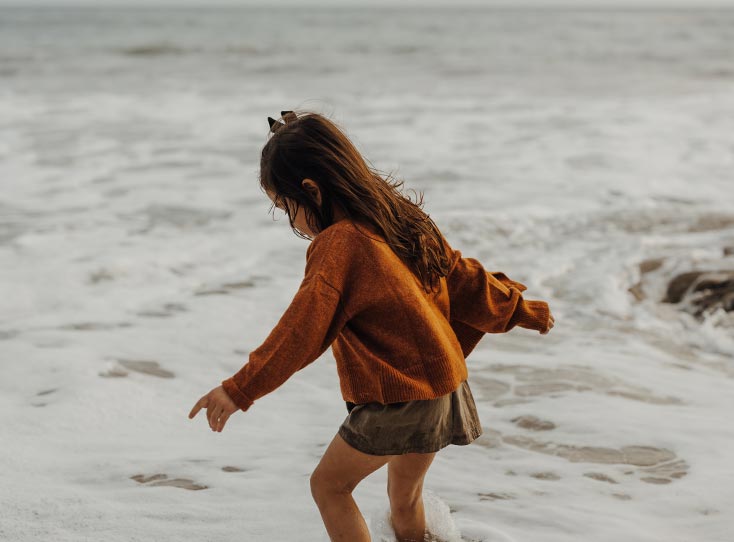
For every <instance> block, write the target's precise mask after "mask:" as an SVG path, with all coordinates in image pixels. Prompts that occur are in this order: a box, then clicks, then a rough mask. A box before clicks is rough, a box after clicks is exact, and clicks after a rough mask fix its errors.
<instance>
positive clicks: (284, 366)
mask: <svg viewBox="0 0 734 542" xmlns="http://www.w3.org/2000/svg"><path fill="white" fill-rule="evenodd" d="M347 320H348V317H347V315H346V312H345V311H344V307H343V306H342V304H341V295H340V292H339V290H337V289H336V288H334V287H333V286H331V285H330V284H329V283H328V282H327V281H326V279H324V277H323V276H322V275H321V274H318V273H308V274H307V275H306V276H305V277H304V279H303V281H302V282H301V285H300V287H299V288H298V291H297V292H296V294H295V296H294V298H293V300H292V301H291V303H290V305H289V306H288V308H287V309H286V310H285V312H284V313H283V315H282V316H281V318H280V320H279V321H278V323H277V324H276V326H275V327H274V328H273V330H272V331H271V332H270V334H269V335H268V337H267V338H266V339H265V342H263V343H262V344H261V345H260V346H259V347H258V348H256V349H255V350H253V351H251V352H250V356H249V361H248V362H247V363H246V364H245V365H244V367H242V369H240V370H239V371H238V372H237V373H236V374H235V375H233V376H232V377H230V378H227V379H226V380H223V381H222V387H223V388H224V390H225V391H226V392H227V395H229V396H230V397H231V398H232V401H234V402H235V403H236V404H237V405H238V406H239V407H240V409H241V410H247V409H248V408H250V406H252V404H253V402H254V401H256V400H257V399H259V398H260V397H262V396H264V395H266V394H268V393H270V392H271V391H273V390H275V389H276V388H277V387H279V386H280V385H281V384H283V383H284V382H285V381H286V380H288V378H289V377H290V376H291V375H293V374H294V373H295V372H296V371H300V370H301V369H303V368H304V367H306V366H307V365H309V364H310V363H312V362H313V361H314V360H316V359H317V358H318V357H319V356H320V355H321V354H323V353H324V351H325V350H326V349H327V348H328V347H329V346H330V345H331V343H332V342H333V341H334V339H336V337H337V335H338V334H339V332H340V331H341V330H342V328H343V327H344V325H345V324H346V322H347Z"/></svg>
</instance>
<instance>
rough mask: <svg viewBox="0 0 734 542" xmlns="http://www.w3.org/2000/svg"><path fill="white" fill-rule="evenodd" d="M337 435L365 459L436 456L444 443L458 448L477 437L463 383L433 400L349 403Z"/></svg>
mask: <svg viewBox="0 0 734 542" xmlns="http://www.w3.org/2000/svg"><path fill="white" fill-rule="evenodd" d="M346 403H347V412H348V414H347V417H346V419H345V420H344V422H343V423H342V424H341V426H340V427H339V435H340V436H341V437H342V438H343V439H344V440H345V441H346V442H347V443H348V444H349V445H351V446H352V447H354V448H356V449H357V450H359V451H361V452H363V453H366V454H371V455H396V454H407V453H430V452H437V451H438V450H440V449H441V448H444V447H446V446H448V445H449V444H457V445H459V446H464V445H466V444H469V443H471V442H472V441H473V440H474V439H476V438H477V437H479V436H480V435H481V434H482V425H481V422H480V421H479V415H478V413H477V407H476V404H475V403H474V397H473V396H472V393H471V389H470V388H469V383H468V382H467V381H466V380H464V381H463V382H462V383H461V384H459V386H458V387H457V388H456V389H455V390H454V391H452V392H449V393H447V394H445V395H442V396H441V397H437V398H435V399H418V400H415V401H402V402H399V403H388V404H382V403H377V402H370V403H352V402H350V401H347V402H346Z"/></svg>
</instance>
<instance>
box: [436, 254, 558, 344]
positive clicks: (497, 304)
mask: <svg viewBox="0 0 734 542" xmlns="http://www.w3.org/2000/svg"><path fill="white" fill-rule="evenodd" d="M452 253H453V256H452V262H453V264H452V267H451V270H450V271H449V274H448V275H447V277H446V284H447V287H448V291H449V299H450V303H451V305H450V306H451V309H450V313H451V319H452V320H455V321H457V322H460V324H458V325H454V329H455V330H457V331H458V333H457V336H458V338H459V340H460V342H461V341H462V337H463V338H464V339H465V340H464V342H462V347H463V348H464V350H465V355H466V354H467V352H466V350H467V349H468V350H469V351H471V350H472V349H473V348H474V346H476V343H477V342H479V339H480V338H481V335H482V334H483V333H505V332H507V331H509V330H511V329H512V328H513V327H515V326H520V327H524V328H527V329H534V330H538V331H545V330H546V329H548V326H549V320H550V309H549V307H548V303H547V302H545V301H541V300H528V299H524V298H523V296H522V293H521V292H522V291H524V290H526V289H527V286H525V285H524V284H522V283H520V282H517V281H514V280H512V279H510V278H509V277H508V276H507V275H505V274H504V273H502V272H500V271H487V270H486V269H485V268H484V267H483V266H482V264H481V263H480V262H479V261H478V260H476V259H474V258H464V257H462V255H461V251H459V250H452Z"/></svg>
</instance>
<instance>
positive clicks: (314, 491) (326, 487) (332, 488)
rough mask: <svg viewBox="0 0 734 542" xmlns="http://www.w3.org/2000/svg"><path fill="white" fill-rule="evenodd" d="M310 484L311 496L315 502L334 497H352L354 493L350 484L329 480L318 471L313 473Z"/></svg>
mask: <svg viewBox="0 0 734 542" xmlns="http://www.w3.org/2000/svg"><path fill="white" fill-rule="evenodd" d="M309 483H310V485H311V495H312V496H313V498H314V499H315V500H318V499H321V498H324V497H328V496H334V495H336V496H338V495H350V494H351V493H352V491H354V487H352V486H351V485H350V484H345V483H343V482H342V481H340V480H335V479H334V478H329V477H327V476H325V475H323V474H321V473H320V472H319V470H318V469H316V470H315V471H313V473H311V478H310V479H309Z"/></svg>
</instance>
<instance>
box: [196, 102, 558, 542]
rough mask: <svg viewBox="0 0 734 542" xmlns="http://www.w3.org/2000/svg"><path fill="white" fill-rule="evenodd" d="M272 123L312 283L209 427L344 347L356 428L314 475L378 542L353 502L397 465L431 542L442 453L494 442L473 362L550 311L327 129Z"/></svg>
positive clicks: (341, 520) (265, 160) (351, 425)
mask: <svg viewBox="0 0 734 542" xmlns="http://www.w3.org/2000/svg"><path fill="white" fill-rule="evenodd" d="M281 119H282V120H283V121H284V122H281V121H280V120H277V121H276V120H275V119H272V118H271V117H268V122H269V123H270V132H271V133H272V135H271V136H270V139H269V140H268V142H267V143H266V144H265V147H264V148H263V150H262V156H261V161H260V185H261V188H262V189H264V191H265V193H266V194H267V196H268V197H269V198H270V199H271V200H272V202H273V205H275V206H277V207H278V208H279V209H283V210H284V211H285V212H286V213H287V215H288V219H289V222H290V226H291V228H292V229H293V231H294V232H295V233H296V234H297V235H298V236H300V237H303V238H307V239H312V241H311V243H310V245H309V247H308V249H307V250H306V268H305V272H304V278H303V280H302V282H301V284H300V286H299V288H298V291H297V292H296V294H295V297H294V298H293V300H292V302H291V304H290V305H289V306H288V308H287V309H286V311H285V312H284V313H283V316H282V317H281V318H280V320H279V321H278V323H277V325H276V326H275V328H274V329H273V330H272V331H271V332H270V334H269V335H268V337H267V338H266V339H265V341H264V342H263V344H262V345H260V346H259V347H258V348H257V349H255V350H253V351H252V352H250V355H249V361H248V363H246V364H245V365H244V367H242V369H240V371H238V372H237V373H236V374H235V375H233V376H232V377H231V378H228V379H226V380H224V381H222V385H221V386H218V387H216V388H214V389H213V390H211V391H210V392H209V393H207V394H206V395H204V396H203V397H201V398H200V399H199V400H198V402H197V403H196V404H195V405H194V407H193V409H192V410H191V412H190V413H189V418H193V417H194V416H195V415H196V413H197V412H198V411H199V410H200V409H202V408H206V413H207V418H208V422H209V426H210V427H211V429H212V430H213V431H222V429H223V428H224V425H225V423H226V422H227V420H228V419H229V417H230V416H231V415H232V414H233V413H234V412H236V411H238V410H242V411H246V410H248V409H249V408H250V407H251V406H252V404H253V402H254V401H256V400H257V399H259V398H260V397H262V396H264V395H266V394H267V393H270V392H271V391H273V390H274V389H276V388H277V387H279V386H280V385H281V384H283V383H284V382H285V381H286V380H287V379H288V378H289V377H290V376H292V375H293V374H294V373H295V372H297V371H299V370H301V369H303V368H304V367H306V366H307V365H309V364H310V363H312V362H313V361H314V360H316V359H317V358H318V357H319V356H320V355H321V354H322V353H323V352H324V351H326V349H327V348H329V346H331V347H332V352H333V354H334V358H335V360H336V363H337V372H338V374H339V381H340V388H341V393H342V397H343V399H344V400H345V402H346V407H347V417H346V419H345V420H344V422H343V423H342V424H341V426H340V427H339V430H338V432H337V434H336V435H335V436H334V438H333V440H332V441H331V443H330V444H329V446H328V447H327V449H326V451H325V453H324V456H323V457H322V458H321V461H320V462H319V464H318V466H317V467H316V469H315V470H314V472H313V474H312V475H311V480H310V482H311V492H312V495H313V497H314V500H315V501H316V504H317V505H318V508H319V511H320V512H321V516H322V518H323V521H324V524H325V526H326V530H327V532H328V534H329V537H330V539H331V540H333V541H337V540H339V541H348V542H368V541H369V540H370V536H369V531H368V529H367V524H366V523H365V520H364V518H363V517H362V515H361V513H360V512H359V509H358V508H357V505H356V504H355V502H354V499H353V498H352V495H351V494H352V491H353V490H354V488H355V487H356V486H357V484H359V482H360V481H361V480H363V479H364V478H365V477H366V476H367V475H369V474H370V473H372V472H374V471H375V470H377V469H379V468H380V467H382V466H383V465H385V464H387V465H388V483H387V492H388V496H389V500H390V510H391V515H390V516H391V523H392V526H393V528H394V530H395V534H396V536H397V539H398V541H400V542H403V541H408V540H412V541H417V542H422V541H423V540H424V536H427V535H428V533H426V530H425V516H424V509H423V501H422V489H423V479H424V477H425V475H426V471H427V470H428V467H429V466H430V464H431V462H432V461H433V458H434V456H435V455H436V452H437V451H438V450H440V449H441V448H444V447H445V446H448V445H449V444H456V445H466V444H469V443H470V442H472V441H473V440H474V439H476V438H477V437H478V436H479V435H481V434H482V428H481V424H480V421H479V418H478V416H477V411H476V407H475V404H474V399H473V397H472V393H471V390H470V388H469V384H468V382H467V380H466V379H467V376H468V371H467V366H466V361H465V359H466V356H467V355H468V354H469V353H470V352H471V351H472V350H473V349H474V347H475V346H476V344H477V343H478V342H479V340H480V339H481V338H482V336H483V335H484V334H485V333H504V332H507V331H509V330H510V329H512V328H513V327H515V326H520V327H524V328H528V329H534V330H537V331H539V332H540V333H542V334H545V333H547V332H548V331H549V330H550V328H552V327H553V322H554V319H553V316H552V315H551V313H550V309H549V307H548V304H547V303H546V302H545V301H540V300H526V299H523V297H522V294H521V292H522V291H523V290H525V289H526V286H525V285H524V284H521V283H519V282H516V281H513V280H511V279H509V278H508V277H507V276H506V275H505V274H504V273H501V272H499V271H497V272H490V271H487V270H485V269H484V267H482V265H481V263H480V262H479V261H477V260H475V259H473V258H463V257H462V256H461V252H460V251H458V250H453V249H452V248H451V246H450V245H449V243H448V242H447V240H446V239H445V238H444V237H443V235H442V234H441V233H440V231H439V229H438V228H437V226H436V224H435V223H434V222H433V221H432V220H431V219H430V218H429V216H428V215H427V214H426V213H425V212H423V210H422V209H421V206H422V197H421V201H419V202H418V203H414V202H412V201H411V200H410V199H409V198H406V197H404V196H403V195H402V194H401V193H400V192H399V191H398V188H399V187H400V186H401V185H402V184H403V183H402V182H391V180H392V179H391V178H390V177H388V178H383V177H381V176H380V175H379V174H378V173H377V172H376V170H374V169H373V168H372V167H370V166H368V165H367V163H366V161H365V159H364V158H363V157H362V156H361V155H360V153H359V152H358V151H357V149H356V148H355V147H354V145H353V144H352V143H351V142H350V141H349V139H348V138H347V136H346V135H345V134H344V133H343V132H342V131H341V130H340V129H339V128H338V127H337V126H336V125H335V123H334V122H332V121H330V120H328V119H327V118H325V117H324V116H322V115H320V114H317V113H311V112H299V113H298V114H296V113H295V112H293V111H281Z"/></svg>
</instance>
